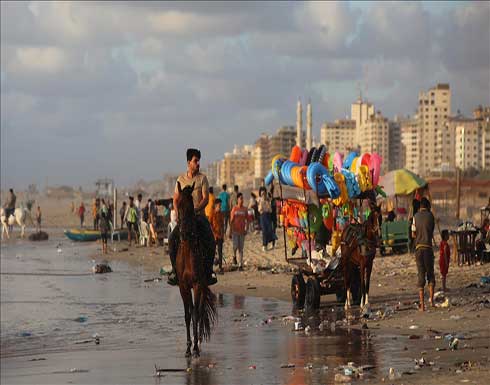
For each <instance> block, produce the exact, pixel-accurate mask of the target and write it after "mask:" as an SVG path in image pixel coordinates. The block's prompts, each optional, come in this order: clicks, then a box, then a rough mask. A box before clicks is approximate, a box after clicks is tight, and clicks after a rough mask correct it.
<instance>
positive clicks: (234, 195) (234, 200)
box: [230, 185, 239, 209]
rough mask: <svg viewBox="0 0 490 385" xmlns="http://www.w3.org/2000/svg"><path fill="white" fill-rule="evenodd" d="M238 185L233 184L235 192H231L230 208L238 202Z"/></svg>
mask: <svg viewBox="0 0 490 385" xmlns="http://www.w3.org/2000/svg"><path fill="white" fill-rule="evenodd" d="M238 193H239V190H238V186H237V185H234V186H233V192H232V193H231V194H230V208H231V209H232V208H233V207H235V206H236V205H237V204H238Z"/></svg>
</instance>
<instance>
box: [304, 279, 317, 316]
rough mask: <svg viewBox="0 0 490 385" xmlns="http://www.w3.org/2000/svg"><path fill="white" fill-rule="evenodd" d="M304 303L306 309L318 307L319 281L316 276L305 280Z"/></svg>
mask: <svg viewBox="0 0 490 385" xmlns="http://www.w3.org/2000/svg"><path fill="white" fill-rule="evenodd" d="M305 305H306V309H307V310H316V309H319V308H320V282H319V281H318V279H316V278H313V277H310V278H308V282H306V298H305Z"/></svg>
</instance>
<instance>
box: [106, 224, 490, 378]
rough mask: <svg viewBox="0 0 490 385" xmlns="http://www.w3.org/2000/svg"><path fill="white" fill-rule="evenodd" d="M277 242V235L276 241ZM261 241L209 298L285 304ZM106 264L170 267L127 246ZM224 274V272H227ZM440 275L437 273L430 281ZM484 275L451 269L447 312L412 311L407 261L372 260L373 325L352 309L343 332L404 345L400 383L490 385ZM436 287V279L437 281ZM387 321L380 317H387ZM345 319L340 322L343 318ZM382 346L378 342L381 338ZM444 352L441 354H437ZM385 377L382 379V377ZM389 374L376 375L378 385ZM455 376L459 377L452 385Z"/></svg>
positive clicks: (248, 245)
mask: <svg viewBox="0 0 490 385" xmlns="http://www.w3.org/2000/svg"><path fill="white" fill-rule="evenodd" d="M279 234H280V233H279ZM260 242H261V241H260V235H255V234H249V235H247V238H246V241H245V261H246V265H245V266H246V267H245V271H244V272H238V271H226V272H225V274H224V275H219V276H218V279H219V282H218V284H217V285H215V286H214V290H216V291H218V292H223V293H232V294H236V295H245V296H258V297H267V298H277V299H279V300H283V301H287V302H289V303H290V301H291V297H290V283H291V278H292V275H293V273H292V272H291V270H292V268H294V265H291V264H288V263H286V261H285V259H284V248H283V247H284V246H283V243H282V242H281V240H279V241H278V244H277V246H276V248H275V249H274V250H269V251H267V252H265V253H264V252H263V251H262V250H261V243H260ZM116 250H118V251H116V252H114V251H113V252H111V253H110V254H109V255H108V256H107V257H105V256H104V258H107V259H108V260H124V261H127V262H129V263H130V264H132V265H133V266H141V267H143V268H145V269H147V271H149V272H154V274H155V276H158V272H159V269H160V267H162V266H163V267H164V268H165V269H166V270H168V269H169V268H170V261H169V258H168V256H167V255H166V252H165V249H164V248H162V247H157V248H152V247H150V248H147V247H139V246H137V247H135V246H132V247H131V248H129V249H128V248H127V243H124V242H122V244H121V245H116ZM224 254H225V257H226V260H227V262H228V263H231V261H232V250H231V242H230V241H226V242H225V246H224ZM225 270H230V265H225ZM437 272H438V267H437V265H436V274H437ZM488 275H490V264H487V265H482V266H480V265H473V266H455V265H454V264H452V265H451V267H450V271H449V275H448V287H449V289H450V290H449V291H448V293H447V294H446V296H447V298H448V300H449V303H450V305H449V307H447V308H430V309H428V311H426V312H424V313H421V312H419V311H418V310H417V301H418V298H417V289H416V287H415V283H416V280H417V273H416V265H415V260H414V258H413V256H412V255H410V254H404V255H388V256H385V257H380V256H378V257H377V258H376V259H375V262H374V268H373V273H372V279H371V290H370V302H371V310H372V314H371V318H369V319H361V317H359V314H358V311H359V310H358V307H354V308H353V310H352V311H351V312H350V313H348V314H347V318H352V320H350V321H349V324H344V325H341V327H344V328H353V329H359V330H361V327H362V325H363V324H365V325H366V326H364V327H367V328H368V330H373V331H374V333H375V334H376V335H379V336H387V335H390V336H392V338H395V339H400V340H401V341H403V347H401V349H400V350H399V351H397V352H396V353H395V354H396V355H403V356H405V357H406V359H407V360H408V361H407V362H410V363H411V371H413V373H411V374H407V373H408V371H407V370H406V372H407V373H406V374H405V375H402V377H401V378H400V379H397V380H396V381H395V383H396V382H399V383H415V384H417V383H444V384H446V383H448V384H449V383H459V382H460V381H465V380H469V383H475V384H483V383H490V370H489V368H490V350H489V346H490V323H489V321H488V320H489V319H490V285H480V284H479V282H480V277H481V276H488ZM436 280H437V285H436V287H438V284H439V283H440V279H439V277H438V276H436ZM335 301H336V299H335V296H334V295H327V296H324V297H322V301H321V311H322V312H328V311H330V310H331V309H336V310H335V311H342V309H343V306H342V305H343V304H339V303H336V302H335ZM385 314H386V315H385ZM343 317H344V318H346V315H345V314H344V315H343ZM449 334H450V335H453V336H454V335H459V337H462V338H464V340H463V339H460V343H459V350H456V351H451V350H450V349H449V342H448V341H447V340H445V339H444V336H446V335H449ZM380 338H382V337H380ZM441 349H442V350H441ZM421 358H424V359H425V360H426V361H427V362H434V365H431V366H427V367H423V368H421V369H414V368H415V364H414V360H415V359H419V360H420V359H421ZM383 375H384V376H383ZM387 375H388V373H380V376H379V377H377V380H378V381H382V380H383V378H386V380H387V381H388V380H389V379H388V376H387ZM455 375H457V376H458V377H454V376H455Z"/></svg>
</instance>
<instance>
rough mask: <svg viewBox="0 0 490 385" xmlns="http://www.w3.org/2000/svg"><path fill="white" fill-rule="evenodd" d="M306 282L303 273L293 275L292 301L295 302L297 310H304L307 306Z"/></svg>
mask: <svg viewBox="0 0 490 385" xmlns="http://www.w3.org/2000/svg"><path fill="white" fill-rule="evenodd" d="M305 292H306V288H305V280H304V279H303V275H302V274H301V273H298V274H295V275H293V278H292V279H291V299H292V300H293V305H294V307H296V308H297V309H303V307H304V306H305Z"/></svg>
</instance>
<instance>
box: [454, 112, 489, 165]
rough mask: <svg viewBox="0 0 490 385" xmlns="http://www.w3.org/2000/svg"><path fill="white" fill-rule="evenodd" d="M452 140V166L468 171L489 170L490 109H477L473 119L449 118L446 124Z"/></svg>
mask: <svg viewBox="0 0 490 385" xmlns="http://www.w3.org/2000/svg"><path fill="white" fill-rule="evenodd" d="M446 126H447V130H448V132H449V133H450V135H451V137H452V140H453V153H454V164H453V165H452V166H453V167H454V166H456V167H459V168H460V169H461V170H463V171H465V170H468V169H471V168H473V169H475V170H479V171H482V170H489V169H490V107H486V108H483V107H478V108H477V109H475V110H474V111H473V118H467V117H464V116H462V115H458V116H455V117H450V118H449V119H448V122H447V124H446Z"/></svg>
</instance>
